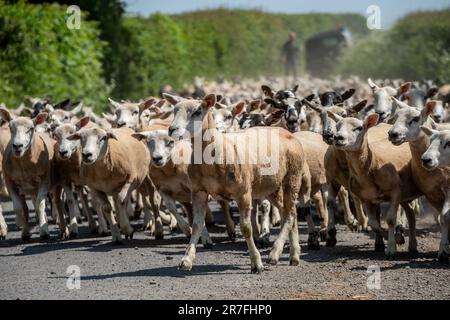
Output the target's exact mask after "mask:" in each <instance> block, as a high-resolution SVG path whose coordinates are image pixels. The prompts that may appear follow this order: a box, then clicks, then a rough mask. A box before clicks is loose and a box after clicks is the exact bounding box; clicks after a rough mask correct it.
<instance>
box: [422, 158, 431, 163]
mask: <svg viewBox="0 0 450 320" xmlns="http://www.w3.org/2000/svg"><path fill="white" fill-rule="evenodd" d="M431 161H432V159H431V158H428V157H426V158H422V163H423V164H424V165H428V164H430V163H431Z"/></svg>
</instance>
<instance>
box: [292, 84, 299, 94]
mask: <svg viewBox="0 0 450 320" xmlns="http://www.w3.org/2000/svg"><path fill="white" fill-rule="evenodd" d="M297 90H298V84H296V85H295V87H294V88H293V89H292V90H291V91H292V93H295V92H296V91H297Z"/></svg>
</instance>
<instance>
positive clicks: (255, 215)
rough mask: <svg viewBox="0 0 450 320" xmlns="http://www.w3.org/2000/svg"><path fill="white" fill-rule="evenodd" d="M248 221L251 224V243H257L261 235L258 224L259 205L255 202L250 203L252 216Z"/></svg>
mask: <svg viewBox="0 0 450 320" xmlns="http://www.w3.org/2000/svg"><path fill="white" fill-rule="evenodd" d="M250 220H251V222H252V231H253V232H252V233H253V241H255V243H257V242H258V240H259V235H260V233H261V226H260V224H259V203H258V201H256V200H253V201H252V214H251V217H250Z"/></svg>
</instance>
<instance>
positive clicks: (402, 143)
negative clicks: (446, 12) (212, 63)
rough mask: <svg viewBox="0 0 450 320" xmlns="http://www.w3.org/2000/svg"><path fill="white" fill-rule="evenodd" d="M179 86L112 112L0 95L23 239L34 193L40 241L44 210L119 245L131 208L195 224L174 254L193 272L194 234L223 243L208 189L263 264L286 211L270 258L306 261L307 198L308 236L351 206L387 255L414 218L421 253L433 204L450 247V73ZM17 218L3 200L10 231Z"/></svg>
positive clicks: (152, 222)
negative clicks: (5, 101) (182, 249)
mask: <svg viewBox="0 0 450 320" xmlns="http://www.w3.org/2000/svg"><path fill="white" fill-rule="evenodd" d="M283 87H284V89H283V90H279V89H280V88H283ZM170 90H171V89H170V87H167V88H164V90H163V91H165V92H161V97H159V98H155V97H150V98H146V99H143V100H142V101H140V102H136V103H134V102H129V101H122V102H116V101H114V100H112V99H110V100H109V104H110V110H111V112H110V113H104V114H103V115H102V116H99V115H96V114H95V113H93V112H92V110H91V109H90V108H87V107H84V108H83V104H82V103H71V102H70V100H66V101H63V102H61V103H58V104H53V103H52V102H50V101H49V100H48V99H38V98H31V97H29V98H28V99H27V100H28V101H26V103H27V104H28V106H26V105H25V104H22V105H21V106H20V107H19V108H17V109H16V110H12V109H10V110H8V108H7V107H6V106H4V105H3V106H2V107H1V108H0V115H1V127H0V158H2V166H1V168H0V169H1V171H0V174H1V179H0V183H1V189H2V194H3V195H7V196H9V197H10V198H11V200H12V202H13V207H14V212H15V216H16V224H17V225H18V227H19V228H20V229H21V232H22V240H23V241H26V240H29V239H30V237H31V230H32V227H31V224H30V221H29V210H28V207H27V202H26V197H28V196H29V197H31V199H32V201H33V205H34V209H35V211H36V220H37V223H38V226H39V235H40V237H41V239H46V238H48V237H49V228H48V221H49V220H48V218H47V212H46V211H47V209H50V211H51V215H52V221H53V222H54V223H57V224H58V226H59V231H60V236H61V239H67V238H69V237H74V236H77V234H78V224H79V223H80V219H81V218H85V219H87V221H88V224H89V228H90V230H91V232H92V233H98V234H100V235H105V234H107V233H108V232H110V233H111V235H112V241H113V243H120V242H121V241H123V240H122V236H124V237H125V239H128V238H130V239H131V238H132V237H133V233H134V231H135V230H134V228H133V227H132V226H131V224H130V219H136V218H139V217H140V216H141V215H142V214H143V217H144V223H143V229H144V230H145V231H149V232H150V234H151V235H154V236H155V238H156V239H162V238H163V228H164V225H166V226H168V227H169V228H170V229H171V230H174V229H175V228H178V229H179V230H180V231H181V232H183V233H184V234H185V235H186V237H187V238H188V239H189V244H188V247H187V250H186V253H185V255H184V256H183V258H182V259H181V262H180V264H179V268H180V269H182V270H191V268H192V265H193V262H194V259H195V253H196V246H197V244H198V242H199V240H201V242H202V244H203V245H204V246H206V247H210V246H212V240H211V238H210V236H209V234H208V229H207V227H205V225H206V226H208V224H209V223H213V217H212V214H211V211H210V208H209V205H208V203H209V202H210V201H213V200H215V201H217V202H218V203H219V204H220V206H221V208H222V211H223V214H224V217H225V223H226V229H227V232H228V236H229V237H230V239H232V240H234V239H235V238H236V233H235V224H234V221H233V218H232V215H231V211H230V205H231V204H232V203H233V202H232V201H234V203H235V205H237V207H238V209H239V215H240V230H241V234H242V236H243V237H244V238H245V240H246V243H247V246H248V250H249V255H250V260H251V271H252V272H257V273H259V272H261V271H262V270H263V269H264V267H263V263H262V259H261V255H260V253H259V251H258V247H257V245H259V246H268V245H270V242H269V236H270V233H271V227H274V226H278V225H280V232H279V234H278V235H277V237H276V240H275V242H274V243H273V246H272V249H271V251H270V254H269V257H268V261H269V263H271V264H276V263H277V262H278V260H279V258H280V255H281V254H282V251H283V247H284V244H285V242H286V241H287V240H289V243H290V245H289V257H290V259H289V261H290V264H291V265H297V264H298V263H299V259H300V244H299V235H298V225H297V209H298V210H299V211H301V212H303V213H304V215H305V217H306V221H307V224H308V233H309V236H308V248H310V249H319V246H320V245H319V243H320V241H326V245H327V246H335V245H336V243H337V240H336V237H337V235H336V228H335V217H336V216H337V214H338V211H339V210H338V208H340V209H342V211H343V212H344V219H345V222H346V224H347V225H348V227H349V228H350V229H351V230H354V231H356V230H359V231H370V230H371V231H372V232H374V233H375V235H376V237H375V250H376V251H384V252H385V253H386V256H387V257H389V258H390V257H393V256H394V255H395V254H396V248H397V245H399V244H404V243H405V237H404V226H403V224H402V221H403V216H405V217H406V219H407V221H408V228H409V237H408V249H409V252H411V253H414V252H417V241H416V217H420V214H421V213H422V212H430V213H432V214H434V215H435V217H436V222H437V223H439V224H440V228H441V241H440V246H439V252H438V258H439V260H441V261H448V259H449V256H450V250H449V238H450V235H449V231H450V211H449V210H450V167H449V164H450V125H447V124H446V123H447V122H449V119H450V114H449V113H448V110H447V108H448V106H449V102H450V101H449V100H450V86H449V85H446V86H442V87H441V88H438V87H436V86H434V85H433V83H431V82H430V81H422V82H406V83H402V82H401V81H389V80H378V81H376V82H373V81H372V80H371V79H369V80H368V83H365V82H362V81H360V80H359V79H358V78H349V79H345V80H343V79H340V78H334V79H332V80H320V79H311V78H306V77H305V78H302V79H299V80H298V85H297V86H295V88H292V89H286V88H285V86H284V83H283V80H282V79H260V80H252V81H247V80H245V81H244V80H243V81H236V82H228V81H220V82H205V81H200V80H198V81H196V84H195V85H194V86H192V87H188V86H187V87H185V89H184V90H183V92H180V93H178V94H177V93H174V92H169V91H170ZM82 113H84V115H83V116H82V115H81V114H82ZM262 153H264V155H265V156H266V158H265V159H262V158H264V155H263V156H261V155H262ZM198 155H200V161H198V159H197V156H198ZM208 155H209V158H208V157H207V156H208ZM267 157H269V161H263V160H267ZM274 167H275V168H276V170H272V171H271V170H270V169H271V168H272V169H273V168H274ZM311 206H314V207H315V212H316V213H317V216H318V218H319V223H320V226H319V227H316V225H315V220H314V219H313V217H312V212H313V211H311ZM0 209H1V207H0ZM94 213H96V218H95V217H94V215H93V214H94ZM67 216H68V219H67V218H66V217H67ZM383 220H384V221H385V222H386V225H387V229H386V228H385V226H384V224H383V222H384V221H383ZM205 222H206V224H205ZM7 231H8V228H7V225H6V223H5V220H4V218H3V215H2V214H1V210H0V239H5V238H6V236H7ZM385 240H386V241H387V246H385Z"/></svg>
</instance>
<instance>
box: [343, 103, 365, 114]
mask: <svg viewBox="0 0 450 320" xmlns="http://www.w3.org/2000/svg"><path fill="white" fill-rule="evenodd" d="M366 104H367V100H363V101H360V102H358V103H357V104H355V105H354V106H353V107H350V108H348V109H347V111H348V112H349V113H358V112H360V111H361V110H362V109H363V108H364V107H365V106H366Z"/></svg>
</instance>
